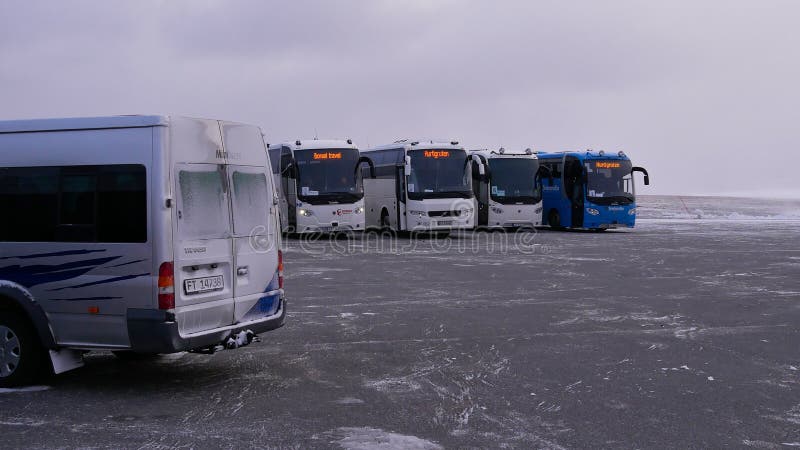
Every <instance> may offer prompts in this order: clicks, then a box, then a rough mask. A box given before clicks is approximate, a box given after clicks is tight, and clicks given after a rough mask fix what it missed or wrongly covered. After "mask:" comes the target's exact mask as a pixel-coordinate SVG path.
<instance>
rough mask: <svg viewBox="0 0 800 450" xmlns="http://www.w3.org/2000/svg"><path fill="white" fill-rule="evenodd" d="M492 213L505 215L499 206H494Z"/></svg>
mask: <svg viewBox="0 0 800 450" xmlns="http://www.w3.org/2000/svg"><path fill="white" fill-rule="evenodd" d="M492 212H493V213H495V214H503V210H502V209H500V208H498V207H497V206H492Z"/></svg>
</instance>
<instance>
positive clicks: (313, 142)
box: [270, 139, 358, 150]
mask: <svg viewBox="0 0 800 450" xmlns="http://www.w3.org/2000/svg"><path fill="white" fill-rule="evenodd" d="M280 146H285V147H289V148H291V149H292V150H308V149H315V150H321V149H331V148H353V149H356V150H358V146H357V145H356V144H354V143H353V141H352V140H350V139H298V140H296V141H294V142H282V143H278V144H270V148H272V149H274V148H276V147H280Z"/></svg>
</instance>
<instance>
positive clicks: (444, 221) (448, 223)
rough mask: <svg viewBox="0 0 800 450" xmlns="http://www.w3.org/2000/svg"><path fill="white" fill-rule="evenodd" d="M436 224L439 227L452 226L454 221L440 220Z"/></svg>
mask: <svg viewBox="0 0 800 450" xmlns="http://www.w3.org/2000/svg"><path fill="white" fill-rule="evenodd" d="M436 224H437V225H452V224H453V221H452V220H439V221H437V222H436Z"/></svg>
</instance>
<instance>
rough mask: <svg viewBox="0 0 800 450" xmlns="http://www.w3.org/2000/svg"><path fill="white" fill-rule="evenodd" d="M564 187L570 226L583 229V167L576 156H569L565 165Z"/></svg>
mask: <svg viewBox="0 0 800 450" xmlns="http://www.w3.org/2000/svg"><path fill="white" fill-rule="evenodd" d="M564 179H565V183H564V187H565V188H566V195H567V197H568V198H569V202H570V205H571V208H570V226H571V227H573V228H582V227H583V199H584V184H585V183H584V180H585V177H584V175H583V166H582V165H581V161H580V160H579V159H578V158H576V157H574V156H567V157H566V161H565V164H564Z"/></svg>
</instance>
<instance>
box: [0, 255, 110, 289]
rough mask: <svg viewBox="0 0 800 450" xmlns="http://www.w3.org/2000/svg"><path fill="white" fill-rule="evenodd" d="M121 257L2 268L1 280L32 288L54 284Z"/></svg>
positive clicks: (0, 269) (0, 268)
mask: <svg viewBox="0 0 800 450" xmlns="http://www.w3.org/2000/svg"><path fill="white" fill-rule="evenodd" d="M118 258H121V256H111V257H108V258H96V259H86V260H82V261H71V262H68V263H63V264H36V265H31V266H20V265H18V264H17V265H13V266H5V267H0V280H10V281H13V282H14V283H17V284H21V285H22V286H25V287H26V288H31V287H33V286H37V285H40V284H46V283H54V282H56V281H65V280H71V279H73V278H77V277H79V276H81V275H84V274H86V273H88V272H90V271H91V270H92V269H95V268H97V267H100V266H102V265H103V264H106V263H108V262H111V261H113V260H115V259H118Z"/></svg>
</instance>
